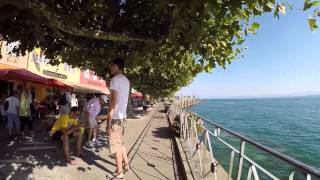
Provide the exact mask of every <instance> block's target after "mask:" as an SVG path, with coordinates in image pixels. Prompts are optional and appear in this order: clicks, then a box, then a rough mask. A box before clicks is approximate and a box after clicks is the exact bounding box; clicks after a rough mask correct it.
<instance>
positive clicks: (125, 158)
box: [121, 145, 129, 168]
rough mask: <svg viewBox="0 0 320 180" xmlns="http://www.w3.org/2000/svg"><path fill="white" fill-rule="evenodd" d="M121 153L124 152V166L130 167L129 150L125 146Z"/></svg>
mask: <svg viewBox="0 0 320 180" xmlns="http://www.w3.org/2000/svg"><path fill="white" fill-rule="evenodd" d="M121 152H122V158H123V162H124V165H125V166H128V165H129V160H128V154H127V149H126V147H125V146H124V145H123V146H122V148H121ZM126 168H128V167H126Z"/></svg>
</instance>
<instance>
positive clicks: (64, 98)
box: [58, 94, 68, 106]
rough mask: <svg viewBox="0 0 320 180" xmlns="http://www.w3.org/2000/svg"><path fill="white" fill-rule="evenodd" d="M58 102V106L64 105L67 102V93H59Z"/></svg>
mask: <svg viewBox="0 0 320 180" xmlns="http://www.w3.org/2000/svg"><path fill="white" fill-rule="evenodd" d="M58 103H59V105H60V106H64V105H66V104H67V103H68V102H67V95H66V94H63V95H61V96H60V98H59V101H58Z"/></svg>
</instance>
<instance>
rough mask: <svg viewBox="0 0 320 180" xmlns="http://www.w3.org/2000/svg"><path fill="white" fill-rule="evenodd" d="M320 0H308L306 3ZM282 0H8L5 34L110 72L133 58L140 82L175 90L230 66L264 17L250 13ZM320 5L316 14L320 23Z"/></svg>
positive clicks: (274, 7) (3, 13)
mask: <svg viewBox="0 0 320 180" xmlns="http://www.w3.org/2000/svg"><path fill="white" fill-rule="evenodd" d="M318 4H319V1H312V0H305V4H304V8H303V10H304V11H307V10H308V9H310V8H313V7H315V6H317V5H318ZM286 6H290V5H289V4H283V3H280V2H277V1H276V0H243V1H240V0H211V1H207V0H194V1H180V0H171V1H169V0H161V1H157V0H69V1H63V0H1V1H0V35H1V37H2V39H3V40H6V41H8V42H15V41H19V42H20V46H19V47H17V48H15V49H14V52H15V53H17V54H19V53H21V54H23V53H24V52H25V51H26V50H28V51H31V50H32V49H33V48H34V47H41V48H43V49H44V50H45V54H46V56H47V57H48V58H50V59H51V61H50V63H52V64H58V63H61V61H62V62H67V63H68V64H70V65H73V66H77V67H81V68H89V69H92V70H94V71H96V72H98V73H99V74H104V72H105V66H106V64H109V63H110V61H111V59H113V58H114V57H116V56H122V57H124V58H125V59H127V60H128V61H127V65H128V68H127V73H128V76H129V78H130V80H131V81H132V82H133V83H132V84H133V85H134V87H135V88H136V89H139V90H141V91H144V92H147V93H150V94H153V95H164V94H165V95H168V94H172V93H173V92H175V91H177V90H178V89H179V88H181V87H182V86H185V85H187V84H188V83H190V82H191V81H192V79H193V78H194V77H195V76H196V74H198V73H199V72H202V71H208V72H209V71H211V70H212V69H213V68H215V67H216V66H221V67H223V68H224V67H225V65H226V64H227V63H231V61H232V60H234V59H235V58H236V57H237V56H238V55H239V54H240V53H241V51H242V50H243V42H244V41H245V37H246V36H247V34H248V33H255V31H256V30H257V29H258V28H259V24H258V23H251V21H250V17H253V16H259V15H261V14H263V13H266V12H272V11H273V12H274V14H275V16H276V17H279V14H281V13H285V7H286ZM319 14H320V13H319V11H318V10H317V9H315V10H314V16H312V17H310V18H309V25H310V27H311V29H312V30H314V29H316V28H317V23H316V21H317V17H318V16H319Z"/></svg>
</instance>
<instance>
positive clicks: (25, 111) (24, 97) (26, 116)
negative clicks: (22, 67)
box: [19, 88, 34, 139]
mask: <svg viewBox="0 0 320 180" xmlns="http://www.w3.org/2000/svg"><path fill="white" fill-rule="evenodd" d="M31 103H32V98H31V94H30V91H29V90H28V89H26V88H24V89H22V92H21V95H20V101H19V117H20V122H21V124H20V131H21V135H22V139H25V133H24V130H25V127H26V125H28V128H29V131H30V135H31V137H34V133H33V123H32V119H31V110H30V104H31Z"/></svg>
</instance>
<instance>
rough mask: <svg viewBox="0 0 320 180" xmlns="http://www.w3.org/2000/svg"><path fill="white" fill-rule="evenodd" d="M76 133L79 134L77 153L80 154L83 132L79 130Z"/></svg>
mask: <svg viewBox="0 0 320 180" xmlns="http://www.w3.org/2000/svg"><path fill="white" fill-rule="evenodd" d="M76 135H77V155H80V154H81V147H82V134H81V133H80V132H78V133H77V134H76Z"/></svg>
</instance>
